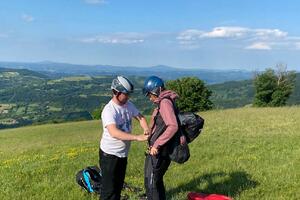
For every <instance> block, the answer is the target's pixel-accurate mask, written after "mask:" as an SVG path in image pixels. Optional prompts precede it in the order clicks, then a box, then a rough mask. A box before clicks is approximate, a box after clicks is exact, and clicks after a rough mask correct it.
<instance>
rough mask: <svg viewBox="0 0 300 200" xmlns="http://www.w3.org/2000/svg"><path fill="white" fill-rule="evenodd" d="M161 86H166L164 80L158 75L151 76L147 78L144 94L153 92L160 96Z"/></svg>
mask: <svg viewBox="0 0 300 200" xmlns="http://www.w3.org/2000/svg"><path fill="white" fill-rule="evenodd" d="M160 88H164V81H163V80H162V79H161V78H159V77H157V76H150V77H148V78H147V79H146V80H145V83H144V88H143V94H144V95H145V96H147V95H148V94H149V93H151V94H154V95H156V96H159V93H160Z"/></svg>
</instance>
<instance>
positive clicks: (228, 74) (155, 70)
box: [0, 61, 253, 84]
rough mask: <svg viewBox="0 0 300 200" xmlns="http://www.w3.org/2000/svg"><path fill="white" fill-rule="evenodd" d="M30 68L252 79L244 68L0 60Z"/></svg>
mask: <svg viewBox="0 0 300 200" xmlns="http://www.w3.org/2000/svg"><path fill="white" fill-rule="evenodd" d="M1 67H2V68H13V69H29V70H33V71H36V72H41V73H43V74H46V75H48V76H50V77H56V78H57V77H63V76H74V75H90V76H96V75H119V74H123V75H125V76H145V77H146V76H150V75H156V76H159V77H161V78H163V79H166V80H170V79H177V78H181V77H185V76H195V77H198V78H199V79H201V80H203V81H205V82H206V83H207V84H214V83H223V82H226V81H238V80H246V79H251V78H252V77H253V72H251V71H246V70H215V69H182V68H174V67H170V66H165V65H158V66H153V67H132V66H110V65H78V64H69V63H56V62H51V61H45V62H36V63H29V62H0V68H1Z"/></svg>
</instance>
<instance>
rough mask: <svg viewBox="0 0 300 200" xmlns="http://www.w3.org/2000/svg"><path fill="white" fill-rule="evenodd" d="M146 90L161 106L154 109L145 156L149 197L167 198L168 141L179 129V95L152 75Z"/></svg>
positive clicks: (146, 82) (156, 199)
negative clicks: (176, 112) (177, 111)
mask: <svg viewBox="0 0 300 200" xmlns="http://www.w3.org/2000/svg"><path fill="white" fill-rule="evenodd" d="M143 93H144V95H146V96H147V97H149V99H150V101H151V102H153V103H154V104H156V105H157V108H156V109H154V111H153V114H152V118H151V123H150V126H149V127H150V128H151V131H150V136H149V138H148V144H149V148H148V153H147V154H146V159H145V180H144V183H145V188H146V195H147V199H148V200H165V199H166V195H165V187H164V182H163V176H164V174H165V172H166V171H167V169H168V167H169V165H170V162H171V160H170V158H169V155H168V141H169V140H170V139H171V138H172V137H173V136H174V134H175V133H176V132H177V130H178V124H177V120H176V115H175V110H174V106H173V102H174V101H175V99H176V98H177V97H178V95H177V94H176V93H175V92H173V91H171V90H166V89H165V87H164V82H163V80H162V79H160V78H159V77H156V76H150V77H149V78H147V79H146V80H145V83H144V88H143Z"/></svg>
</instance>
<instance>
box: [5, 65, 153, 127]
mask: <svg viewBox="0 0 300 200" xmlns="http://www.w3.org/2000/svg"><path fill="white" fill-rule="evenodd" d="M112 78H113V77H112V76H95V77H91V76H76V77H65V78H61V79H50V78H48V77H46V76H45V75H42V74H39V73H36V72H32V71H29V70H15V69H11V70H10V69H1V70H0V88H1V89H0V114H1V115H0V122H1V123H0V128H6V127H17V126H22V125H26V124H32V123H33V124H36V123H47V122H54V123H56V122H62V121H74V120H89V119H92V116H91V113H92V112H93V111H94V110H95V109H96V108H99V107H101V105H102V104H105V103H106V102H107V101H109V99H110V98H111V91H110V84H111V81H112ZM130 78H131V80H133V82H134V83H135V85H136V86H141V85H142V83H143V78H141V77H130ZM140 91H141V87H137V88H136V93H135V94H133V95H132V101H134V102H135V103H136V104H137V106H138V107H139V108H140V109H141V111H142V112H146V113H147V112H149V111H150V110H151V105H150V104H149V103H148V102H147V103H146V101H145V100H147V99H146V98H145V97H143V96H142V95H140V94H139V93H140Z"/></svg>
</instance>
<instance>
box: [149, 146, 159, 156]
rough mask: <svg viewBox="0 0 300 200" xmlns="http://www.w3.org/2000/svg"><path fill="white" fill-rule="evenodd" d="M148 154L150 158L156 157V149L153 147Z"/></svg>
mask: <svg viewBox="0 0 300 200" xmlns="http://www.w3.org/2000/svg"><path fill="white" fill-rule="evenodd" d="M149 154H150V155H151V156H155V155H157V154H158V149H157V148H155V147H151V149H150V152H149Z"/></svg>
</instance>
